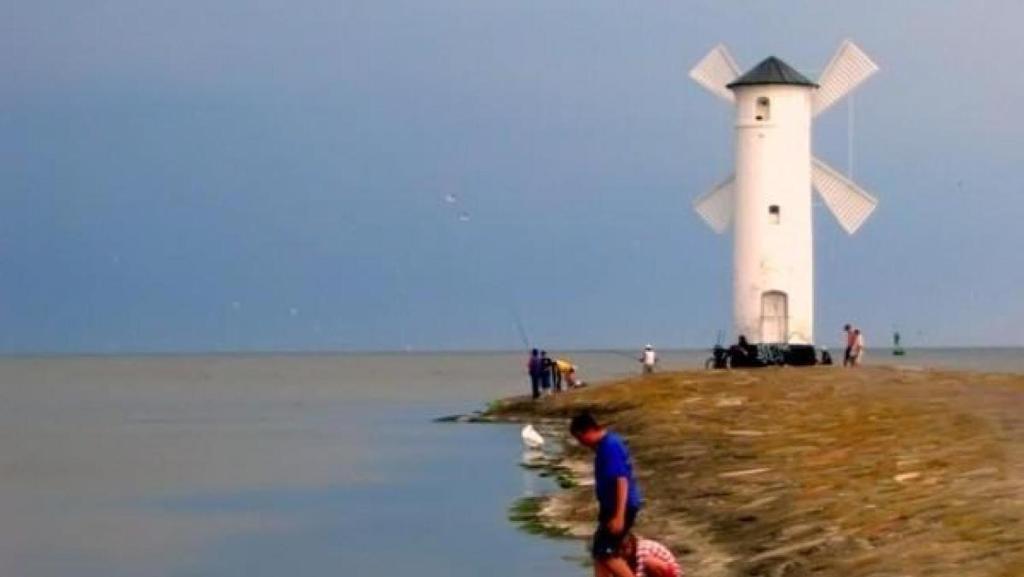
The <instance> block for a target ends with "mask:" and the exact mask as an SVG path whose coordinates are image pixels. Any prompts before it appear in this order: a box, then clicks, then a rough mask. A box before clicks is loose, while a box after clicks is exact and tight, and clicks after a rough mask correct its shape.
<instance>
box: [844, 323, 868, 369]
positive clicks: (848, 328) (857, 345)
mask: <svg viewBox="0 0 1024 577" xmlns="http://www.w3.org/2000/svg"><path fill="white" fill-rule="evenodd" d="M843 332H844V333H846V352H845V354H844V355H843V366H844V367H857V366H860V364H861V362H862V361H863V360H864V333H862V332H861V330H860V329H858V328H856V327H854V326H853V325H850V324H846V325H843Z"/></svg>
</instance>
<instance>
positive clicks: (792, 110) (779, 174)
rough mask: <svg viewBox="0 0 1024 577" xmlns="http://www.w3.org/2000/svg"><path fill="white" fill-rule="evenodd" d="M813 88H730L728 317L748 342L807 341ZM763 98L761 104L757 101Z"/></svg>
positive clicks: (810, 331) (810, 326) (810, 332)
mask: <svg viewBox="0 0 1024 577" xmlns="http://www.w3.org/2000/svg"><path fill="white" fill-rule="evenodd" d="M814 90H815V89H814V87H811V86H798V85H772V84H768V85H751V86H737V87H735V88H734V93H735V97H736V181H735V213H734V214H735V222H734V227H733V230H734V231H735V234H734V247H733V267H734V274H733V319H734V323H735V326H734V329H735V331H736V334H737V335H745V336H746V337H747V338H748V339H749V340H750V342H753V343H762V342H765V343H776V342H789V343H803V344H810V343H813V342H814V282H813V281H814V258H813V242H812V241H813V239H812V235H813V232H812V230H813V228H812V226H811V111H812V104H813V102H812V101H813V93H814ZM764 98H766V99H767V106H766V105H765V103H764V101H760V102H759V100H760V99H764ZM758 116H761V119H758ZM771 207H777V210H778V212H777V214H773V213H772V212H770V211H771ZM779 293H781V294H779ZM783 295H784V296H783ZM780 339H781V340H780Z"/></svg>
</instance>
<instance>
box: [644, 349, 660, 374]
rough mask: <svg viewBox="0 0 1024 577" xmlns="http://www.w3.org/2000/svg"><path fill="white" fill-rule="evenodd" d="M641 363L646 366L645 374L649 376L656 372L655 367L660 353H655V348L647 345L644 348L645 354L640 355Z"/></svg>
mask: <svg viewBox="0 0 1024 577" xmlns="http://www.w3.org/2000/svg"><path fill="white" fill-rule="evenodd" d="M639 361H640V363H642V364H643V366H644V374H645V375H649V374H651V373H653V372H654V365H655V364H657V362H658V353H655V352H654V347H652V346H651V345H647V346H646V347H644V352H643V353H642V354H641V355H640V359H639Z"/></svg>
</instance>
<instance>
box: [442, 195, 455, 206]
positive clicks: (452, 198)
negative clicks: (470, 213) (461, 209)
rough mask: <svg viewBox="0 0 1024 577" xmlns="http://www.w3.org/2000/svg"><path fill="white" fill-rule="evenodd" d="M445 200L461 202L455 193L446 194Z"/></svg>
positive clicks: (447, 201) (449, 202) (452, 202)
mask: <svg viewBox="0 0 1024 577" xmlns="http://www.w3.org/2000/svg"><path fill="white" fill-rule="evenodd" d="M444 201H445V202H446V203H448V204H455V203H456V202H459V198H458V197H457V196H455V195H454V194H446V195H444Z"/></svg>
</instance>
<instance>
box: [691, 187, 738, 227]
mask: <svg viewBox="0 0 1024 577" xmlns="http://www.w3.org/2000/svg"><path fill="white" fill-rule="evenodd" d="M735 181H736V177H735V175H731V176H729V178H728V179H726V180H725V181H724V182H722V183H721V184H719V185H718V186H716V187H715V188H714V190H712V191H711V192H708V193H706V194H704V195H703V196H701V197H699V198H697V199H696V200H694V201H693V210H695V211H697V214H699V215H700V217H701V218H702V219H704V222H706V223H708V226H710V227H711V228H712V229H713V230H714V231H715V232H717V233H718V234H722V233H723V232H725V231H726V229H728V228H729V223H731V222H732V212H733V206H734V205H735V200H734V195H735V193H734V190H733V184H734V183H735Z"/></svg>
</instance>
